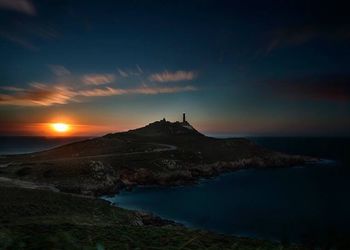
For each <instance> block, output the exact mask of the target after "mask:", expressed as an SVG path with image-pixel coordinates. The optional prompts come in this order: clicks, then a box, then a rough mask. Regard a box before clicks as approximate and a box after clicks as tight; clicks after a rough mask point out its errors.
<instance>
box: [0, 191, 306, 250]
mask: <svg viewBox="0 0 350 250" xmlns="http://www.w3.org/2000/svg"><path fill="white" fill-rule="evenodd" d="M0 201H1V202H0V222H1V223H0V249H16V250H17V249H301V248H299V247H296V246H282V245H280V244H277V243H272V242H268V241H261V240H253V239H246V238H237V237H230V236H223V235H217V234H214V233H209V232H204V231H199V230H191V229H187V228H184V227H182V226H178V225H164V226H156V225H142V224H141V223H140V216H139V214H138V213H136V212H131V211H128V210H125V209H121V208H118V207H114V206H111V205H110V204H109V203H107V202H104V201H102V200H97V199H93V198H86V197H78V196H73V195H69V194H62V193H54V192H50V191H43V190H30V189H21V188H14V187H1V188H0Z"/></svg>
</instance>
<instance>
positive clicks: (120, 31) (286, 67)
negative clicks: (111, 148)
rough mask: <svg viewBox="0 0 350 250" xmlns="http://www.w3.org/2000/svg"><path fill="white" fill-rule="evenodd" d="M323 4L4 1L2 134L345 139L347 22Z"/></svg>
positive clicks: (349, 54) (337, 6)
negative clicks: (174, 127)
mask: <svg viewBox="0 0 350 250" xmlns="http://www.w3.org/2000/svg"><path fill="white" fill-rule="evenodd" d="M347 10H348V8H347V6H345V5H344V4H341V2H339V3H338V2H337V1H329V2H324V3H319V2H318V1H244V2H243V1H209V0H196V1H189V0H188V1H130V0H129V1H65V0H32V1H30V0H0V54H1V57H0V134H26V135H27V134H35V135H37V134H41V133H43V130H41V129H38V128H40V126H39V125H40V124H45V123H48V122H52V121H58V120H60V121H65V122H71V123H74V124H76V125H77V126H79V128H80V129H77V130H76V132H77V133H76V134H101V133H102V134H103V133H105V132H111V131H114V130H124V129H128V128H131V127H137V126H141V125H143V124H145V123H148V122H151V121H153V120H159V119H161V118H163V117H166V118H168V119H170V120H177V119H179V118H180V116H181V113H182V112H186V113H188V116H189V121H190V122H191V123H193V124H194V126H196V127H197V128H198V129H200V130H201V131H204V132H205V133H223V134H231V135H281V136H283V135H310V136H316V135H327V136H330V135H349V134H350V131H349V127H350V68H349V62H348V61H349V59H350V43H349V42H350V18H349V15H348V12H347Z"/></svg>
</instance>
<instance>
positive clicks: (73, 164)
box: [0, 120, 313, 196]
mask: <svg viewBox="0 0 350 250" xmlns="http://www.w3.org/2000/svg"><path fill="white" fill-rule="evenodd" d="M312 160H313V159H311V158H307V157H302V156H291V155H286V154H281V153H277V152H273V151H269V150H266V149H264V148H261V147H258V146H257V145H255V144H254V143H252V142H250V141H249V140H247V139H241V138H235V139H216V138H211V137H207V136H204V135H203V134H201V133H199V132H198V131H196V130H195V129H194V128H193V127H192V126H191V125H190V124H189V123H187V122H185V123H180V122H175V123H171V122H168V121H165V120H162V121H158V122H154V123H151V124H149V125H147V126H146V127H143V128H139V129H135V130H130V131H128V132H122V133H115V134H108V135H105V136H103V137H99V138H94V139H89V140H85V141H81V142H75V143H71V144H67V145H65V146H61V147H58V148H55V149H52V150H48V151H43V152H38V153H32V154H23V155H15V156H2V157H1V158H0V175H1V176H3V177H6V178H11V179H16V180H23V181H29V182H34V183H37V184H40V185H48V186H52V187H53V188H56V189H58V190H60V191H64V192H69V193H78V194H85V195H95V196H96V195H101V194H107V193H116V192H118V191H119V190H120V189H123V188H131V187H133V186H135V185H182V184H188V183H194V182H196V181H197V180H199V179H200V178H202V177H206V178H208V177H212V176H216V175H218V174H220V173H222V172H226V171H233V170H238V169H242V168H248V167H255V168H271V167H289V166H294V165H297V164H303V163H305V162H306V161H312Z"/></svg>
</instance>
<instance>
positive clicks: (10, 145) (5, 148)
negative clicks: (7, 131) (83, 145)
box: [0, 136, 85, 155]
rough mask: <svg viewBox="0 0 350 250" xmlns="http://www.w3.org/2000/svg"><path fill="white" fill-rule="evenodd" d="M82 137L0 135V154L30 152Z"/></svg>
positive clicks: (81, 138)
mask: <svg viewBox="0 0 350 250" xmlns="http://www.w3.org/2000/svg"><path fill="white" fill-rule="evenodd" d="M83 139H85V137H56V138H52V137H37V136H32V137H31V136H0V155H1V154H22V153H32V152H36V151H41V150H46V149H50V148H54V147H58V146H61V145H64V144H67V143H70V142H74V141H79V140H83Z"/></svg>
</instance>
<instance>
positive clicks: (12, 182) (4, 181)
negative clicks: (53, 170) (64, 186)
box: [0, 177, 59, 192]
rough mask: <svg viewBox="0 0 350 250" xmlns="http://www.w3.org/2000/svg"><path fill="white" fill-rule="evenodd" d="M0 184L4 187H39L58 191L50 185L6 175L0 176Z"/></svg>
mask: <svg viewBox="0 0 350 250" xmlns="http://www.w3.org/2000/svg"><path fill="white" fill-rule="evenodd" d="M0 185H1V186H6V187H21V188H28V189H41V190H50V191H53V192H59V190H58V189H57V188H55V187H53V186H51V185H44V184H37V183H34V182H30V181H22V180H18V179H11V178H7V177H0Z"/></svg>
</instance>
